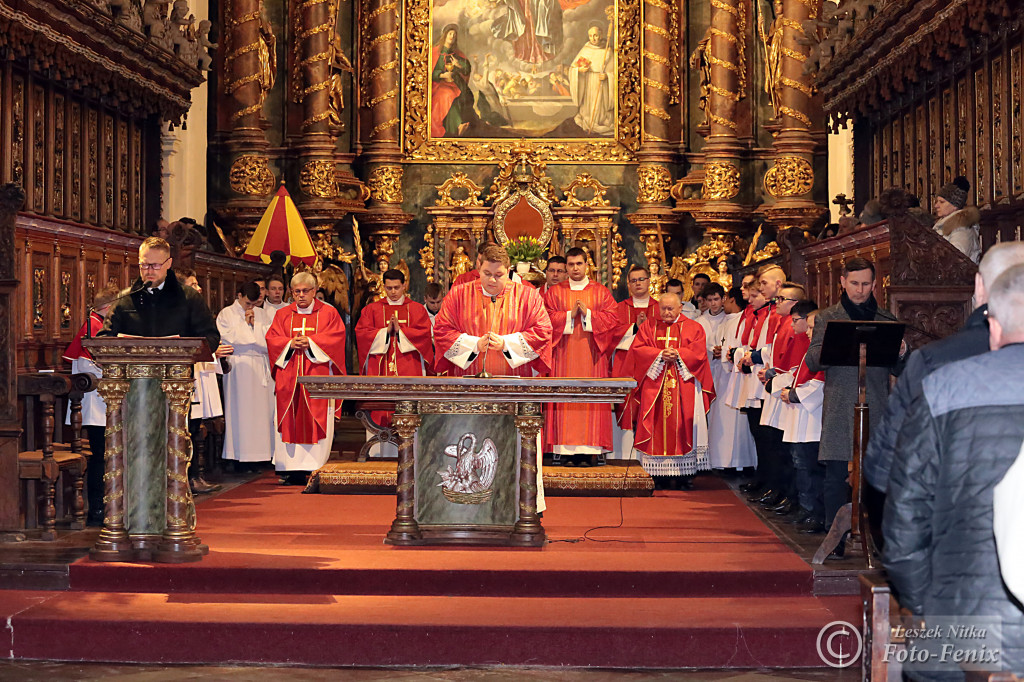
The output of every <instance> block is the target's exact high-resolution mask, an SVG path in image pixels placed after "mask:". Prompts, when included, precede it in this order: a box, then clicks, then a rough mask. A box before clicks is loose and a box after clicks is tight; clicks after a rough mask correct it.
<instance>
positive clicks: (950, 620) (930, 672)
mask: <svg viewBox="0 0 1024 682" xmlns="http://www.w3.org/2000/svg"><path fill="white" fill-rule="evenodd" d="M988 319H989V344H990V347H991V348H992V349H993V351H992V352H990V353H982V354H981V355H977V356H975V357H972V358H967V359H966V360H960V361H958V362H954V363H952V364H949V365H946V366H945V367H940V368H939V369H937V370H935V371H934V372H932V373H931V374H929V375H928V376H927V377H925V379H924V381H923V382H922V385H921V391H920V393H919V394H918V395H917V397H916V398H915V399H914V402H913V404H912V405H911V407H910V411H909V412H908V413H907V416H906V419H905V420H904V422H903V426H902V428H901V429H900V433H899V437H898V438H897V441H896V442H897V452H898V453H899V456H898V457H897V458H896V459H895V460H894V461H893V466H892V471H891V473H890V476H889V494H888V497H887V498H886V502H885V517H884V521H883V530H884V533H885V551H884V554H883V563H884V564H885V568H886V570H887V571H888V574H889V579H890V580H891V581H892V584H893V587H895V589H896V593H897V598H898V599H899V602H900V606H901V607H903V608H905V609H908V610H909V611H910V612H912V613H913V614H914V616H915V617H916V618H923V619H924V623H925V625H926V626H927V627H929V628H933V627H938V628H940V630H941V634H942V635H943V636H935V637H931V636H930V637H928V638H927V639H924V638H919V639H917V640H915V639H912V638H908V640H909V641H908V642H907V646H908V648H916V649H917V650H919V651H930V652H933V655H932V657H931V658H930V660H929V661H928V663H929V665H928V666H927V667H926V668H924V669H922V666H921V665H920V664H918V665H913V664H912V663H906V664H904V671H905V672H907V673H908V675H909V676H910V677H911V678H912V679H918V680H945V679H950V680H962V679H964V675H963V672H962V670H961V669H960V667H959V664H958V662H957V661H959V660H969V659H958V658H954V655H955V654H957V653H958V652H959V653H962V654H964V653H966V654H970V653H971V652H974V653H978V652H979V650H980V649H981V647H982V646H983V645H984V646H985V647H986V650H987V652H988V653H989V658H991V653H992V652H995V658H994V660H990V661H988V663H989V664H988V665H985V666H982V668H983V669H989V670H1013V671H1020V670H1024V608H1022V606H1021V604H1020V603H1019V602H1017V601H1016V600H1015V599H1014V598H1013V597H1012V596H1011V595H1010V593H1009V592H1008V590H1007V588H1006V585H1005V584H1004V583H1003V581H1002V580H1001V578H1000V572H999V561H998V555H997V552H996V543H995V536H994V535H993V531H992V500H993V489H994V488H995V486H996V484H998V483H999V482H1000V481H1001V480H1002V479H1003V477H1004V476H1005V475H1006V472H1007V470H1008V469H1009V468H1010V466H1011V465H1012V464H1013V463H1014V462H1015V461H1016V459H1017V455H1018V453H1019V452H1020V449H1021V442H1022V441H1024V393H1022V392H1021V390H1020V387H1021V386H1022V385H1024V265H1015V266H1014V267H1012V268H1010V269H1009V270H1007V271H1006V272H1005V273H1003V275H1002V276H1001V277H999V278H998V279H997V280H996V281H995V283H994V284H993V285H992V288H991V290H990V291H989V318H988ZM974 619H982V620H981V621H980V622H979V621H978V620H974ZM969 624H972V625H974V626H975V628H983V629H986V630H987V631H988V633H989V636H988V637H982V636H981V635H980V634H979V633H978V632H977V630H975V631H974V632H972V633H968V634H967V635H966V637H968V638H967V639H961V640H959V641H958V640H957V639H956V637H955V635H957V634H960V635H961V636H963V635H962V633H957V632H956V631H955V629H951V627H950V626H967V625H969ZM944 645H948V646H950V647H952V649H950V656H948V657H947V659H946V660H947V661H948V663H947V665H948V667H946V668H942V667H939V669H936V667H937V666H934V665H932V664H935V663H937V662H941V659H940V658H939V654H940V653H941V652H942V647H943V646H944ZM915 660H917V661H920V660H921V657H920V656H919V657H917V658H916V659H915Z"/></svg>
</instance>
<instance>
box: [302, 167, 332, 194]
mask: <svg viewBox="0 0 1024 682" xmlns="http://www.w3.org/2000/svg"><path fill="white" fill-rule="evenodd" d="M299 189H301V190H302V193H303V194H306V195H307V196H311V197H320V198H321V199H330V198H332V197H336V196H338V186H337V184H336V183H335V182H334V163H333V162H331V161H326V160H323V159H316V160H313V161H307V162H306V163H305V164H303V166H302V172H301V174H300V175H299Z"/></svg>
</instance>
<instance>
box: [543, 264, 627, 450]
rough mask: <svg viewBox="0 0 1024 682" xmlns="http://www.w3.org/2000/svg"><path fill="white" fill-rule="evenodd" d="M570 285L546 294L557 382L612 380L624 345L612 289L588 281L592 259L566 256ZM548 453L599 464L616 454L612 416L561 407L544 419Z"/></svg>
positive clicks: (591, 408)
mask: <svg viewBox="0 0 1024 682" xmlns="http://www.w3.org/2000/svg"><path fill="white" fill-rule="evenodd" d="M565 261H566V269H567V270H568V271H569V279H568V280H566V281H565V282H562V283H561V284H558V285H556V286H553V287H551V288H550V289H548V291H547V292H546V293H545V294H544V304H545V305H546V306H547V309H548V315H549V316H550V317H551V326H552V329H553V337H552V351H551V363H552V364H551V376H553V377H586V378H607V377H608V373H609V355H610V354H611V351H612V349H613V348H614V347H615V344H616V342H617V341H618V340H619V339H618V338H616V336H615V332H616V330H617V329H618V313H617V309H616V307H615V299H614V298H612V294H611V292H610V291H608V288H607V287H605V286H603V285H601V284H598V283H597V282H592V281H591V280H590V279H589V278H588V277H587V254H586V252H585V251H584V250H583V249H580V248H573V249H569V251H567V252H566V254H565ZM544 449H545V450H546V451H548V452H552V453H554V454H555V455H558V456H559V458H560V459H567V458H573V459H574V460H575V461H576V462H579V463H582V462H587V463H590V464H596V463H597V460H598V456H599V455H603V454H604V453H606V452H611V451H612V449H613V448H612V411H611V409H609V407H608V405H603V404H598V403H556V404H553V405H550V406H549V407H548V411H547V415H546V416H545V419H544Z"/></svg>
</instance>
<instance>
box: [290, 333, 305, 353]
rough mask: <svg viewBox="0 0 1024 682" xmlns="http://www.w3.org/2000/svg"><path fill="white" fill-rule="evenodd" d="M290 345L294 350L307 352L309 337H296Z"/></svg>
mask: <svg viewBox="0 0 1024 682" xmlns="http://www.w3.org/2000/svg"><path fill="white" fill-rule="evenodd" d="M289 345H290V346H291V347H292V349H293V350H306V349H307V348H309V337H308V336H305V335H301V336H296V337H295V338H293V339H292V342H291V344H289Z"/></svg>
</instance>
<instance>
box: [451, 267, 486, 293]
mask: <svg viewBox="0 0 1024 682" xmlns="http://www.w3.org/2000/svg"><path fill="white" fill-rule="evenodd" d="M478 279H480V272H479V271H478V270H477V269H476V268H473V269H472V270H470V271H469V272H464V273H462V274H461V275H459V276H458V277H456V278H455V281H454V282H452V289H454V288H455V287H457V286H459V285H460V284H465V283H467V282H475V281H477V280H478Z"/></svg>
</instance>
